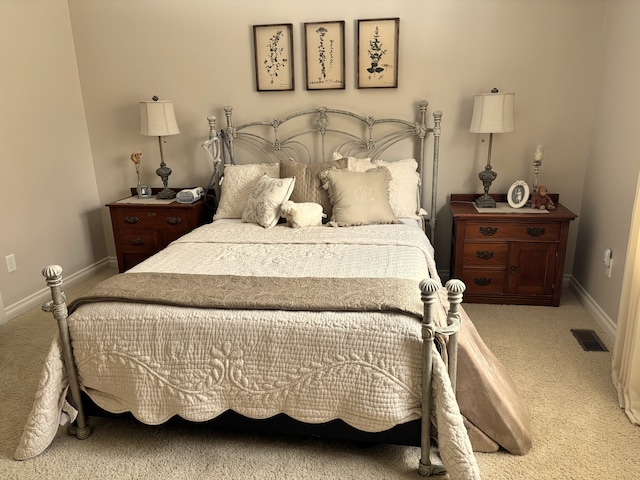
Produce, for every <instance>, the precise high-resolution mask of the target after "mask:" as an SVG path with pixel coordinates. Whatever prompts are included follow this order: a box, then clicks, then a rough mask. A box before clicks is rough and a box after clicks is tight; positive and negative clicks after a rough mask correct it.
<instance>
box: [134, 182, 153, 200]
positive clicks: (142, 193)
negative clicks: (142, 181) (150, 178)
mask: <svg viewBox="0 0 640 480" xmlns="http://www.w3.org/2000/svg"><path fill="white" fill-rule="evenodd" d="M137 190H138V198H150V197H151V187H150V186H149V185H138V189H137Z"/></svg>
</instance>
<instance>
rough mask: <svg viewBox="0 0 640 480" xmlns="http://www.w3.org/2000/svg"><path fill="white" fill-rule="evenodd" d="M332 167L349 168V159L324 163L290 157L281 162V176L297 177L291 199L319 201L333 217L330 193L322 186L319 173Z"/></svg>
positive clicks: (309, 201)
mask: <svg viewBox="0 0 640 480" xmlns="http://www.w3.org/2000/svg"><path fill="white" fill-rule="evenodd" d="M332 167H335V168H339V169H343V168H347V159H346V158H343V159H341V160H334V161H331V162H322V163H302V162H296V161H295V160H293V159H291V158H290V159H288V160H284V161H282V162H280V177H282V178H286V177H295V179H296V184H295V187H293V193H292V194H291V201H292V202H296V203H319V204H320V205H322V211H323V212H324V213H326V214H327V217H331V201H330V200H329V194H328V193H327V191H326V190H325V189H324V188H322V182H321V181H320V177H319V176H318V174H319V173H320V172H321V171H323V170H328V169H329V168H332Z"/></svg>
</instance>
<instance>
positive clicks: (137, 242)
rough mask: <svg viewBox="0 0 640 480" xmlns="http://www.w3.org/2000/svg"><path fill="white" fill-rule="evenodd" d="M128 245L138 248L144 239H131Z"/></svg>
mask: <svg viewBox="0 0 640 480" xmlns="http://www.w3.org/2000/svg"><path fill="white" fill-rule="evenodd" d="M129 243H130V244H131V245H136V246H138V247H139V246H140V245H144V238H140V237H138V238H132V239H131V240H130V241H129Z"/></svg>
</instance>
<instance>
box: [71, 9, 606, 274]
mask: <svg viewBox="0 0 640 480" xmlns="http://www.w3.org/2000/svg"><path fill="white" fill-rule="evenodd" d="M222 5H224V7H222ZM69 6H70V12H71V22H72V25H73V34H74V39H75V45H76V51H77V55H78V64H79V69H80V78H81V84H82V91H83V97H84V102H85V108H86V114H87V123H88V128H89V135H90V138H91V145H92V152H93V157H94V163H95V169H96V176H97V179H98V191H99V195H100V200H101V202H102V203H106V202H109V201H112V200H115V199H118V198H121V197H123V196H125V195H127V193H128V188H129V187H130V186H131V185H133V182H134V179H135V176H134V172H133V168H132V165H131V162H130V161H129V159H128V158H129V154H130V153H131V152H132V151H134V150H136V149H141V150H143V152H144V153H145V156H144V158H143V163H144V164H145V166H146V170H145V172H144V174H143V178H144V180H145V181H146V182H149V183H151V184H152V185H155V186H157V185H159V184H160V183H159V180H158V178H157V177H156V176H155V174H154V173H153V170H154V169H155V165H156V164H157V162H158V153H157V150H158V147H157V141H156V140H155V139H153V138H145V137H140V135H139V125H138V123H139V115H138V101H140V100H143V99H148V98H150V97H151V96H152V95H158V96H159V97H160V98H163V99H171V100H174V102H175V110H176V116H177V119H178V122H179V125H180V128H181V131H182V134H181V135H179V136H176V137H170V138H168V143H167V145H166V147H165V157H166V161H167V163H168V164H169V166H170V167H171V168H172V169H173V172H174V173H173V175H172V176H171V183H172V184H173V185H193V184H203V183H205V182H206V180H207V179H208V176H209V173H210V165H209V163H208V162H207V160H206V158H205V156H204V155H205V154H204V152H203V151H202V150H201V149H200V146H199V145H200V142H201V141H202V140H203V139H204V138H206V135H207V123H206V116H207V115H208V114H211V113H214V114H216V115H218V117H219V118H223V115H222V110H221V107H222V106H223V105H225V104H232V105H233V106H234V107H235V110H234V114H235V115H236V119H237V120H238V121H242V120H248V119H254V118H255V117H256V116H258V117H260V116H265V117H268V118H270V116H277V115H280V114H282V113H286V112H290V111H292V110H294V109H299V108H308V107H309V106H312V105H327V106H337V107H345V108H349V109H355V110H357V111H360V112H362V113H370V112H371V113H374V114H375V113H381V114H385V115H389V114H394V115H403V116H411V115H413V108H414V106H415V103H416V101H417V100H419V99H422V98H426V99H428V100H429V101H430V105H431V107H432V109H441V110H443V111H444V119H443V137H442V144H441V148H442V151H441V158H442V166H441V172H440V178H441V186H440V189H439V202H440V206H441V211H440V212H439V217H440V219H441V228H440V231H439V233H438V239H437V242H436V247H437V250H438V251H439V255H438V256H439V261H440V264H441V265H442V266H444V267H445V268H446V265H448V256H449V237H450V219H449V213H448V209H447V208H446V207H445V204H446V199H447V196H448V195H449V194H450V193H452V192H474V191H480V190H481V188H480V187H481V186H480V182H479V180H478V179H477V172H479V171H480V170H481V169H482V168H483V165H484V163H485V161H486V153H485V152H486V151H485V150H484V148H483V147H485V145H486V144H482V145H481V144H480V138H479V136H478V135H473V134H470V133H469V132H468V126H469V122H470V118H471V109H472V98H473V95H474V94H475V93H478V92H484V91H489V90H490V89H491V88H492V87H494V86H495V87H498V88H500V89H502V90H503V91H515V92H516V122H517V125H516V128H517V131H516V132H515V133H511V134H505V135H499V136H497V137H496V139H495V141H494V156H493V160H494V168H495V170H496V171H497V172H498V175H499V176H498V179H497V181H496V182H495V191H506V190H507V189H508V187H509V186H510V185H511V183H513V181H515V180H518V179H526V180H529V181H530V179H531V175H532V174H531V172H532V166H531V157H532V151H533V149H534V147H535V145H536V144H545V145H546V159H545V162H544V165H543V168H542V175H541V180H542V181H543V182H545V183H547V184H548V185H549V187H550V188H551V190H553V191H558V192H560V193H561V198H562V201H563V202H564V203H565V204H567V205H568V206H569V207H570V208H572V209H573V210H575V211H578V210H579V209H580V202H581V197H582V180H583V178H584V169H585V163H586V158H587V152H588V144H589V142H588V139H589V135H590V133H591V122H592V118H593V108H594V107H593V102H592V99H593V98H594V95H595V92H596V85H597V81H598V72H599V67H600V61H599V59H600V45H601V29H602V18H603V12H604V7H603V3H602V2H599V1H587V2H585V1H583V0H543V1H516V2H514V1H512V0H483V1H482V2H478V1H475V0H435V1H429V2H424V1H414V0H402V1H380V0H373V1H371V0H366V1H364V0H358V1H349V2H345V1H343V0H325V1H323V2H298V1H294V0H288V1H285V0H278V1H270V2H265V1H263V0H243V1H238V2H227V3H225V4H222V3H221V2H213V1H193V0H192V1H175V0H137V1H133V2H132V1H124V0H111V1H109V2H104V1H102V0H70V1H69ZM372 12H375V15H376V16H377V17H390V16H398V17H400V60H399V88H398V89H391V90H390V89H380V90H357V89H356V88H354V81H355V80H354V68H353V64H354V49H355V45H354V31H355V20H356V19H358V18H371V13H372ZM336 19H343V20H345V21H346V42H347V45H348V48H347V58H346V60H347V75H348V77H347V88H346V89H345V90H344V91H338V92H337V91H325V92H317V91H315V92H307V91H305V90H304V88H303V79H304V74H303V66H304V65H303V58H304V57H303V55H302V54H301V52H302V51H303V50H302V45H303V43H302V28H301V25H302V23H303V22H307V21H322V20H336ZM283 22H291V23H293V25H294V42H295V45H294V50H295V52H296V54H295V57H294V59H295V76H296V80H297V88H296V90H295V91H294V92H267V93H264V92H261V93H258V92H256V91H255V86H254V71H253V51H252V44H251V25H253V24H264V23H283ZM103 220H104V225H105V229H106V230H107V232H109V231H110V225H109V221H108V215H107V212H106V210H104V211H103ZM576 231H577V227H574V228H572V232H571V237H572V238H571V247H570V252H569V255H568V260H567V263H568V271H570V270H571V260H572V258H573V244H574V241H575V232H576ZM108 236H109V234H108ZM108 247H109V253H110V254H111V255H113V254H114V248H113V243H112V241H111V239H110V238H109V240H108Z"/></svg>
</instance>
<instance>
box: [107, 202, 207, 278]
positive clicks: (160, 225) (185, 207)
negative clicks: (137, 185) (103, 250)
mask: <svg viewBox="0 0 640 480" xmlns="http://www.w3.org/2000/svg"><path fill="white" fill-rule="evenodd" d="M164 202H165V203H159V202H157V203H154V198H149V199H141V198H138V197H137V196H132V197H129V198H125V199H123V200H120V201H117V202H113V203H109V204H107V207H109V211H110V213H111V224H112V226H113V237H114V240H115V243H116V254H117V256H118V269H119V270H120V272H124V271H125V270H128V269H130V268H131V267H133V266H134V265H137V264H138V263H140V262H142V261H143V260H145V259H147V258H148V257H150V256H151V255H153V254H154V253H156V252H158V251H160V250H162V249H163V248H164V247H166V246H167V245H169V243H171V242H172V241H174V240H175V239H177V238H178V237H181V236H182V235H184V234H185V233H189V232H190V231H191V230H193V229H194V228H196V227H198V226H200V225H202V224H203V223H205V222H204V219H203V206H204V202H203V201H202V200H199V201H197V202H195V203H178V202H176V201H172V203H166V201H164Z"/></svg>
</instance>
